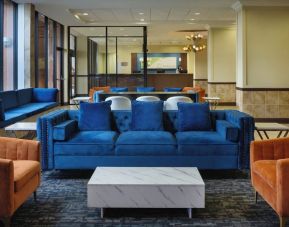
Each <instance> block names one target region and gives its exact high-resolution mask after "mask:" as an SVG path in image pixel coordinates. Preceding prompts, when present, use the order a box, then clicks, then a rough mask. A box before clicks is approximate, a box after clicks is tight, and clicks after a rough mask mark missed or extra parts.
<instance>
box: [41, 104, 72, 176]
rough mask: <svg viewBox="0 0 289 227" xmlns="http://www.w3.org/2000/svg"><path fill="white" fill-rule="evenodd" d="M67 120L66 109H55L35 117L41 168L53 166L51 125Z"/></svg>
mask: <svg viewBox="0 0 289 227" xmlns="http://www.w3.org/2000/svg"><path fill="white" fill-rule="evenodd" d="M67 120H69V117H68V111H67V110H56V111H53V112H50V113H48V114H46V115H43V116H42V117H40V118H38V119H37V139H38V140H39V141H40V142H41V156H42V158H41V166H42V169H43V170H46V169H53V168H54V150H53V127H54V126H55V125H58V124H60V123H62V122H64V121H67Z"/></svg>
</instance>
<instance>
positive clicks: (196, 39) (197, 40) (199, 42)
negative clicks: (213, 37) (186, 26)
mask: <svg viewBox="0 0 289 227" xmlns="http://www.w3.org/2000/svg"><path fill="white" fill-rule="evenodd" d="M186 39H187V40H189V41H192V44H189V45H187V46H185V47H183V50H184V51H187V52H191V51H194V52H199V51H202V50H204V49H206V47H207V46H206V40H205V39H204V38H203V36H202V35H201V34H200V33H197V34H192V35H190V36H189V35H187V36H186Z"/></svg>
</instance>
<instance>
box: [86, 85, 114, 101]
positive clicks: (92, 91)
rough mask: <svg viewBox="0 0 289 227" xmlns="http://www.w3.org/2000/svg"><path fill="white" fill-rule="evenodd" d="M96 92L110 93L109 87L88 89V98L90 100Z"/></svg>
mask: <svg viewBox="0 0 289 227" xmlns="http://www.w3.org/2000/svg"><path fill="white" fill-rule="evenodd" d="M96 91H104V92H110V86H106V87H92V88H90V89H89V97H90V99H91V100H92V97H93V94H94V92H96Z"/></svg>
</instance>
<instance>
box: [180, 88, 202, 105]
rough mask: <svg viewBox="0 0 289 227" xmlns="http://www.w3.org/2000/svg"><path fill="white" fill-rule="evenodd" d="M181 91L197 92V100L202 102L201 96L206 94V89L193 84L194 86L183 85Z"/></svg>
mask: <svg viewBox="0 0 289 227" xmlns="http://www.w3.org/2000/svg"><path fill="white" fill-rule="evenodd" d="M182 91H183V92H188V91H195V92H198V93H199V102H204V99H203V97H205V96H206V91H205V89H203V88H201V87H200V86H195V87H184V88H183V90H182Z"/></svg>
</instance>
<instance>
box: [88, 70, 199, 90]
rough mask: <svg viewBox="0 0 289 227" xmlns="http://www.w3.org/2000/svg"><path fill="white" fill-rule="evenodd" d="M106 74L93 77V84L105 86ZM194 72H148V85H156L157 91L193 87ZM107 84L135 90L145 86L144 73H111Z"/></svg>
mask: <svg viewBox="0 0 289 227" xmlns="http://www.w3.org/2000/svg"><path fill="white" fill-rule="evenodd" d="M105 78H106V77H105V75H97V76H94V77H91V80H92V82H91V86H90V87H93V86H105V82H106V81H105ZM193 78H194V76H193V74H188V73H155V74H148V76H147V86H149V87H155V89H156V91H163V89H164V88H165V87H181V88H182V87H191V86H193V85H194V80H193ZM107 84H108V85H109V86H111V87H128V89H129V91H135V88H136V87H138V86H144V76H143V74H137V73H136V74H118V75H117V76H116V75H115V74H110V75H108V76H107Z"/></svg>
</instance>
